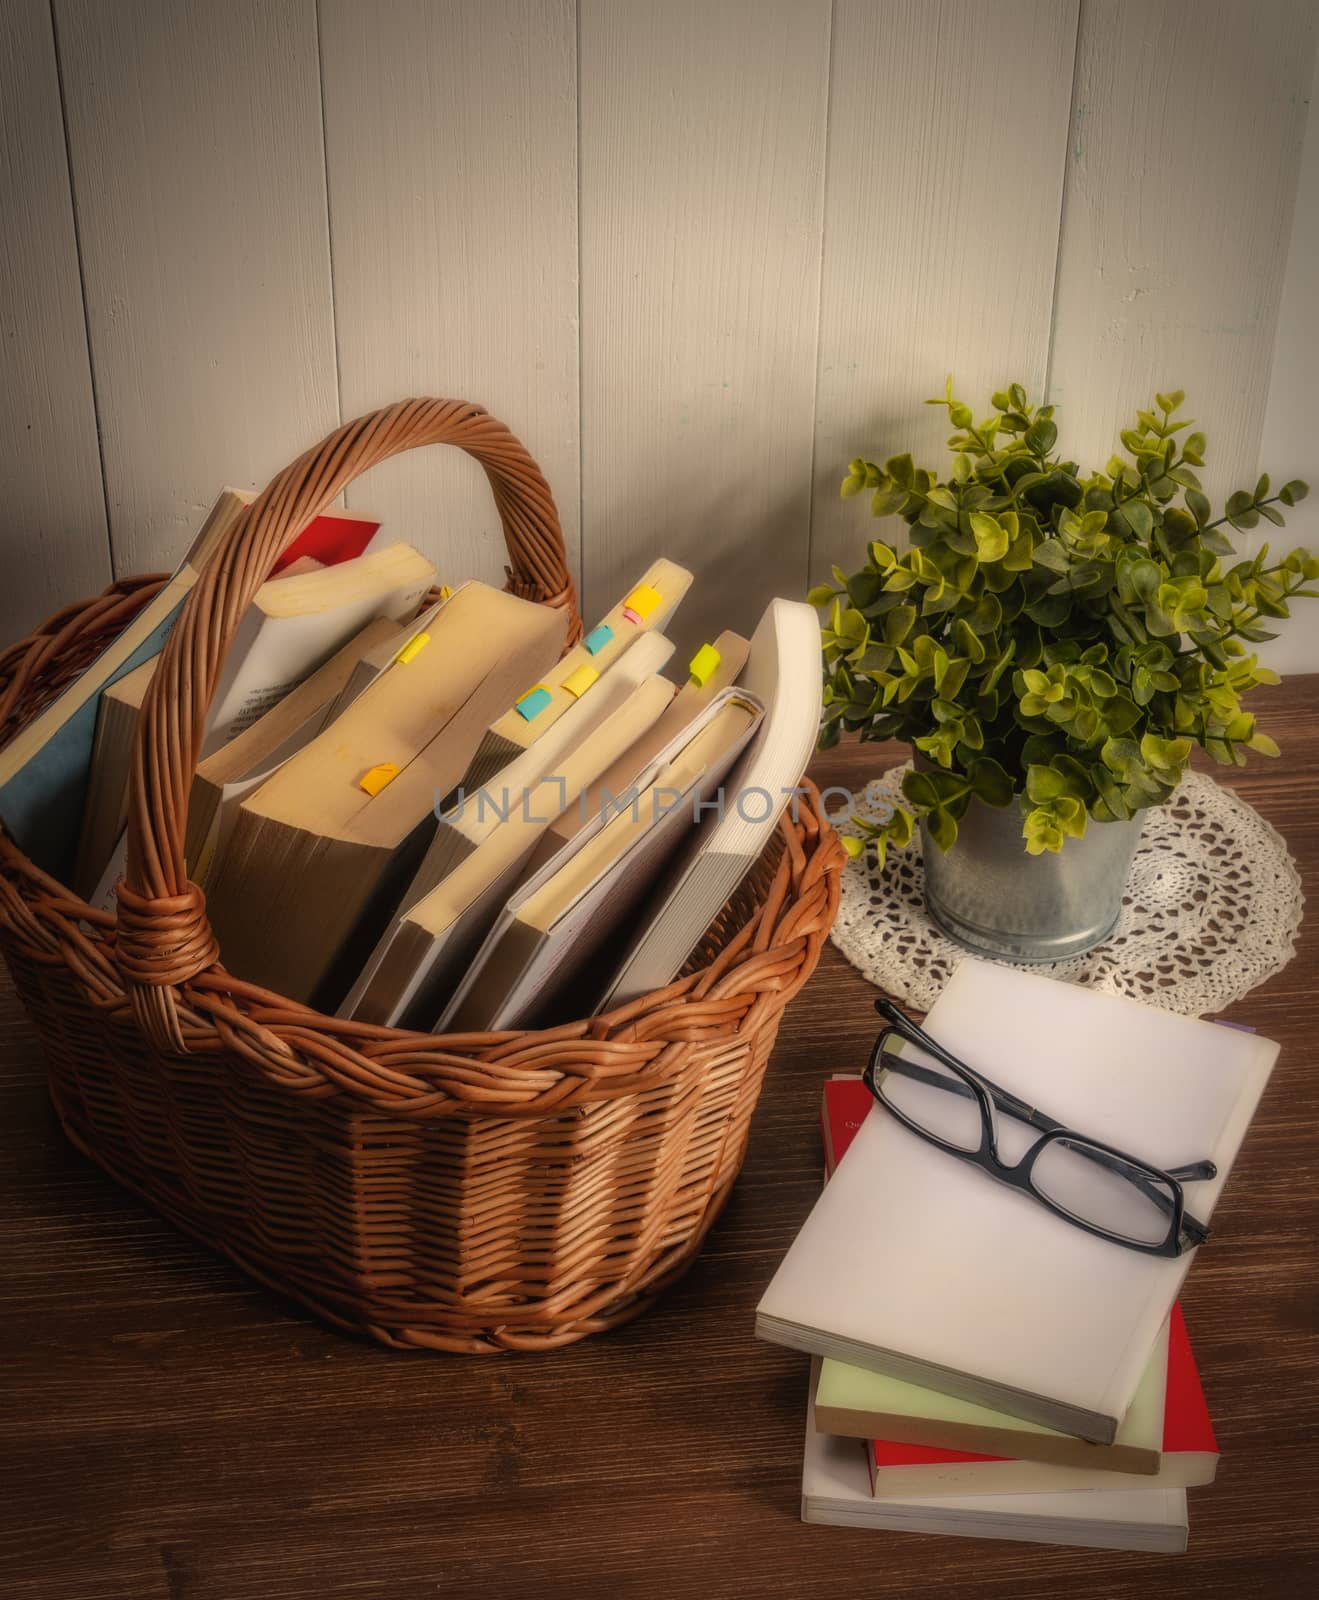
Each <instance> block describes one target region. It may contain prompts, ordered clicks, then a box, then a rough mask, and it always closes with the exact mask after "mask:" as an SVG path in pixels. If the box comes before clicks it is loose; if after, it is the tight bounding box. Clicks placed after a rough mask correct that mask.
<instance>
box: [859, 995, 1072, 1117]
mask: <svg viewBox="0 0 1319 1600" xmlns="http://www.w3.org/2000/svg"><path fill="white" fill-rule="evenodd" d="M875 1010H876V1011H878V1012H879V1014H880V1016H881V1017H884V1018H885V1019H886V1020H887V1021H889V1022H891V1023H892V1024H893V1026H894V1027H895V1028H897V1030H898V1032H899V1033H900V1034H903V1035H905V1036H906V1037H907V1038H909V1039H910V1040H911V1042H912V1043H913V1044H916V1045H919V1046H920V1047H921V1049H923V1050H928V1051H929V1052H930V1054H931V1055H932V1056H935V1057H945V1058H947V1059H948V1060H955V1059H956V1058H955V1057H953V1056H950V1055H949V1054H948V1051H946V1050H945V1049H944V1048H943V1046H942V1045H941V1044H939V1043H938V1042H937V1041H936V1040H934V1039H931V1037H930V1036H929V1034H928V1033H926V1031H925V1029H924V1028H922V1027H920V1026H919V1025H918V1024H917V1023H915V1022H913V1021H912V1020H911V1018H910V1017H908V1016H906V1015H905V1014H904V1013H903V1012H902V1011H900V1010H899V1009H898V1008H897V1006H895V1005H894V1004H893V1002H892V1001H891V1000H876V1001H875ZM892 1059H893V1060H894V1061H902V1057H901V1056H894V1057H893V1058H892ZM957 1064H958V1066H959V1067H961V1069H962V1070H963V1072H970V1073H971V1075H972V1077H974V1078H976V1079H977V1080H978V1081H979V1082H980V1083H981V1084H983V1085H984V1087H985V1089H986V1090H987V1091H988V1093H989V1096H990V1098H991V1099H992V1100H993V1102H994V1104H995V1105H996V1106H997V1107H998V1108H999V1110H1000V1111H1006V1112H1007V1113H1008V1114H1009V1115H1010V1116H1013V1117H1016V1119H1017V1120H1018V1121H1019V1122H1025V1123H1027V1124H1028V1125H1029V1126H1030V1127H1032V1128H1037V1129H1038V1130H1039V1131H1040V1132H1041V1133H1056V1132H1057V1131H1058V1129H1059V1128H1061V1127H1062V1126H1063V1124H1062V1123H1061V1122H1055V1121H1054V1120H1053V1118H1052V1117H1046V1116H1045V1114H1044V1113H1043V1112H1042V1111H1037V1110H1036V1109H1035V1107H1034V1106H1028V1105H1027V1104H1026V1102H1025V1101H1024V1100H1019V1099H1018V1098H1017V1096H1016V1095H1015V1094H1010V1093H1009V1092H1008V1091H1007V1090H1006V1089H1004V1088H1002V1087H1001V1086H1000V1085H999V1084H997V1083H995V1082H993V1080H992V1079H990V1078H986V1077H985V1076H984V1074H983V1073H980V1072H974V1071H972V1069H971V1068H970V1067H968V1066H967V1065H966V1063H965V1062H963V1061H959V1062H958V1063H957ZM902 1071H903V1073H904V1075H907V1074H910V1075H911V1076H913V1077H915V1076H919V1077H920V1078H921V1081H922V1082H924V1083H933V1084H936V1085H937V1086H938V1087H939V1088H942V1089H953V1088H954V1085H953V1084H952V1083H951V1082H950V1081H949V1080H948V1079H947V1078H941V1077H940V1076H939V1075H938V1074H937V1073H931V1072H929V1071H928V1070H927V1069H924V1068H920V1067H918V1066H917V1065H916V1063H915V1062H909V1061H902ZM956 1092H957V1093H959V1094H974V1090H972V1089H971V1088H970V1087H969V1086H968V1085H966V1084H961V1083H959V1084H958V1085H957V1086H956Z"/></svg>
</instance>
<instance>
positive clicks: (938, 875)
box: [921, 799, 1144, 961]
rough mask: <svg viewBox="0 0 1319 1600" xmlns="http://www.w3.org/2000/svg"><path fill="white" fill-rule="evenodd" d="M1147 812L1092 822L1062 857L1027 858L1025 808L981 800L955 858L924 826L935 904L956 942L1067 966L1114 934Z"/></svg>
mask: <svg viewBox="0 0 1319 1600" xmlns="http://www.w3.org/2000/svg"><path fill="white" fill-rule="evenodd" d="M1143 821H1144V813H1143V812H1138V813H1137V814H1136V816H1135V817H1133V818H1132V820H1131V821H1130V822H1095V821H1093V820H1092V821H1091V822H1090V824H1089V825H1088V826H1087V828H1086V830H1085V838H1084V839H1068V840H1067V842H1066V843H1065V844H1064V845H1063V848H1062V850H1061V851H1059V852H1058V853H1057V854H1051V853H1049V852H1047V851H1046V852H1045V853H1044V854H1043V855H1038V856H1032V855H1027V853H1026V841H1025V840H1024V839H1023V838H1022V836H1021V810H1020V808H1019V806H1018V805H1017V803H1016V802H1015V801H1014V802H1013V804H1012V805H1010V806H1006V807H1004V808H1003V809H1002V810H1001V811H1000V810H997V809H996V808H995V807H993V806H987V805H985V804H984V803H983V802H982V801H980V800H974V799H973V800H972V801H971V805H970V808H969V809H968V811H967V813H966V815H965V817H963V818H962V820H961V821H960V822H959V823H958V825H957V842H956V843H955V844H954V845H953V847H952V849H951V850H950V851H949V852H948V854H947V855H945V854H944V853H943V851H942V850H940V848H939V846H938V845H937V844H936V843H935V842H934V840H933V839H932V838H931V837H930V835H929V832H928V830H927V829H926V828H925V826H924V824H922V826H921V852H922V856H923V859H924V864H925V906H926V909H927V910H928V912H929V913H930V916H931V917H932V918H933V920H934V921H935V922H936V923H937V924H938V926H939V927H940V928H942V929H943V931H944V932H945V933H946V934H947V935H948V936H949V938H951V939H955V940H956V941H957V942H958V944H962V945H965V946H966V947H967V949H968V950H974V951H975V952H976V953H977V954H979V955H987V956H996V957H998V958H999V959H1000V960H1009V961H1061V960H1064V959H1065V958H1066V957H1068V956H1076V955H1081V954H1082V953H1083V952H1084V951H1086V950H1089V949H1091V948H1093V946H1095V945H1097V944H1102V943H1103V941H1104V940H1105V939H1106V938H1107V937H1108V936H1109V934H1110V933H1112V931H1113V928H1114V926H1115V925H1116V923H1117V920H1118V917H1119V915H1120V914H1121V911H1122V893H1123V890H1124V889H1125V887H1126V882H1127V874H1128V872H1129V871H1130V868H1131V861H1132V857H1133V856H1134V855H1135V853H1136V846H1137V845H1138V844H1139V843H1140V830H1141V824H1142V822H1143Z"/></svg>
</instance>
